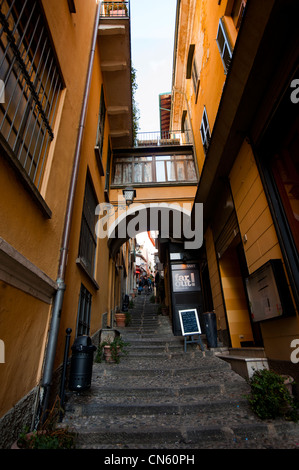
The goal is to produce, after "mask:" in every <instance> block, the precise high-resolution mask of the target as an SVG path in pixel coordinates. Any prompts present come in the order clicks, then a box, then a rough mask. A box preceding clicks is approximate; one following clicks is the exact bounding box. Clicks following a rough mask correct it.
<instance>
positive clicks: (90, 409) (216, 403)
mask: <svg viewBox="0 0 299 470" xmlns="http://www.w3.org/2000/svg"><path fill="white" fill-rule="evenodd" d="M224 409H225V410H226V413H229V414H230V415H231V416H230V418H232V414H233V413H238V417H239V418H240V414H241V411H242V412H243V413H244V412H245V413H248V405H247V401H245V400H244V399H243V400H240V399H223V398H222V399H221V400H220V399H218V400H212V401H208V400H207V399H206V400H204V401H191V402H190V400H189V401H187V402H185V403H184V402H182V401H178V402H174V400H172V401H171V402H169V401H165V402H163V400H162V401H159V402H156V403H155V402H152V401H150V402H147V403H139V402H138V403H136V402H133V403H129V402H125V403H117V402H110V403H104V404H102V403H101V402H93V403H87V404H84V405H82V406H78V405H77V406H75V407H71V406H69V407H68V408H67V411H68V412H69V413H70V414H72V413H76V417H73V419H72V422H73V423H75V419H78V420H80V421H81V419H80V417H81V416H100V417H101V418H104V417H105V416H109V420H110V421H112V420H114V421H115V422H116V423H117V421H118V420H120V419H121V420H122V422H124V421H125V418H126V417H128V418H129V419H131V417H132V416H133V415H137V416H147V417H148V416H150V418H151V419H152V420H153V421H154V420H155V419H156V420H158V419H160V417H161V416H162V419H165V418H166V416H167V418H168V415H170V417H173V416H174V415H178V416H179V415H180V416H181V419H182V420H183V419H185V420H186V422H188V419H189V415H190V414H192V415H197V417H198V420H199V421H200V416H201V415H202V414H203V413H208V414H209V415H210V417H211V415H213V414H214V413H216V414H217V416H219V413H221V412H222V411H223V410H224Z"/></svg>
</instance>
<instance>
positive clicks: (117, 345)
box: [95, 336, 129, 364]
mask: <svg viewBox="0 0 299 470" xmlns="http://www.w3.org/2000/svg"><path fill="white" fill-rule="evenodd" d="M127 346H129V343H127V342H125V341H124V340H123V339H122V337H121V336H115V337H114V338H113V337H108V338H107V339H106V340H105V341H103V342H102V343H100V344H99V346H98V351H97V354H96V357H95V361H96V362H102V358H103V356H104V359H105V361H106V362H116V363H117V364H118V363H119V362H120V358H121V356H123V355H126V354H127V350H126V347H127Z"/></svg>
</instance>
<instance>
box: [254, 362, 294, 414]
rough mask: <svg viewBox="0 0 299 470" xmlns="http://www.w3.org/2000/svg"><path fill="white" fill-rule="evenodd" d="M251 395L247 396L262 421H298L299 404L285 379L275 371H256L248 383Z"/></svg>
mask: <svg viewBox="0 0 299 470" xmlns="http://www.w3.org/2000/svg"><path fill="white" fill-rule="evenodd" d="M248 382H249V385H250V387H251V393H250V394H249V395H246V397H247V399H248V402H249V404H250V406H251V409H252V410H253V411H254V412H255V413H256V414H257V415H258V416H259V417H260V418H261V419H273V418H274V419H275V418H277V417H284V418H285V419H288V420H292V421H297V420H298V404H297V403H296V402H295V400H294V398H293V397H292V396H291V395H290V393H289V391H288V389H287V387H286V386H285V384H284V378H283V377H282V376H281V375H279V374H276V373H275V372H273V371H270V370H267V369H263V370H258V371H256V372H255V373H254V374H253V376H252V377H251V379H250V380H249V381H248Z"/></svg>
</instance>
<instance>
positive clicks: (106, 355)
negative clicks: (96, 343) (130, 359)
mask: <svg viewBox="0 0 299 470" xmlns="http://www.w3.org/2000/svg"><path fill="white" fill-rule="evenodd" d="M117 349H118V351H119V349H120V348H119V347H118V348H117ZM104 358H105V361H106V362H116V361H115V359H113V357H112V352H111V348H110V345H109V344H107V345H106V346H104Z"/></svg>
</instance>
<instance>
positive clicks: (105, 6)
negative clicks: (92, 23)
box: [100, 1, 130, 18]
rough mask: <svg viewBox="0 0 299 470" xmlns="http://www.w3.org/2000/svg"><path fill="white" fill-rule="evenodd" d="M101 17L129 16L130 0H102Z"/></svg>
mask: <svg viewBox="0 0 299 470" xmlns="http://www.w3.org/2000/svg"><path fill="white" fill-rule="evenodd" d="M100 16H101V18H119V17H120V18H129V17H130V2H129V1H127V2H102V5H101V12H100Z"/></svg>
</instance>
